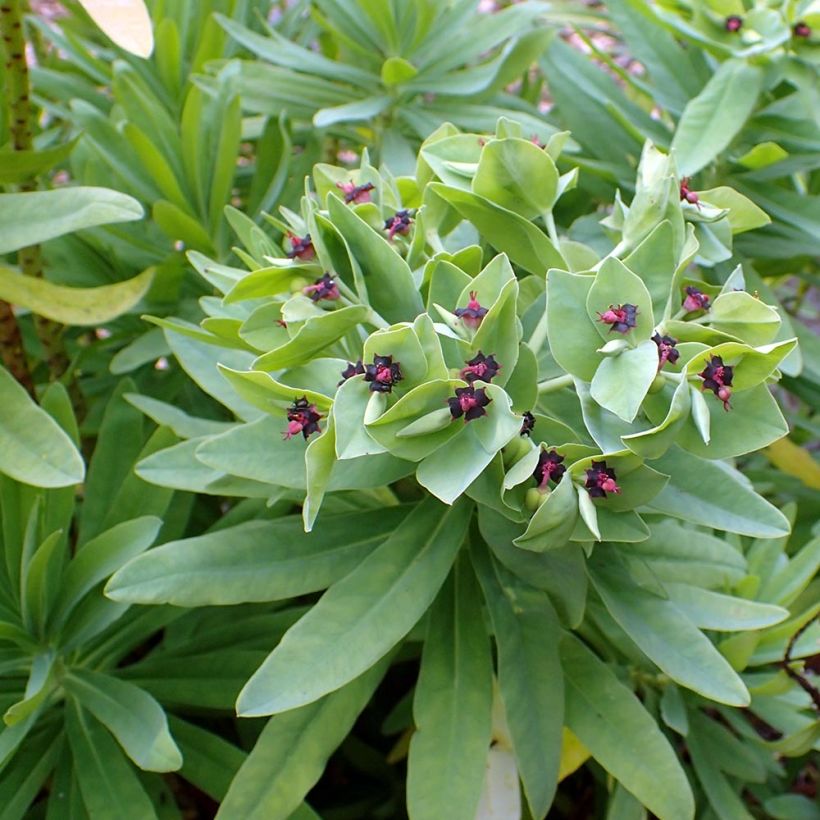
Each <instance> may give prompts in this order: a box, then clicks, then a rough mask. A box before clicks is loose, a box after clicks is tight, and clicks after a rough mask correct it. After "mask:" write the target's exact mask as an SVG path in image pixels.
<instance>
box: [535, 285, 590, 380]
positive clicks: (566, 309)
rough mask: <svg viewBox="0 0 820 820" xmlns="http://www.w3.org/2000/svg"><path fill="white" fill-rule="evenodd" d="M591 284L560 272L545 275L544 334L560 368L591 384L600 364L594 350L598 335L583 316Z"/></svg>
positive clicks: (588, 319)
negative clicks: (545, 332) (545, 310)
mask: <svg viewBox="0 0 820 820" xmlns="http://www.w3.org/2000/svg"><path fill="white" fill-rule="evenodd" d="M594 282H595V279H594V277H592V276H581V275H579V274H575V273H568V272H567V271H563V270H550V271H549V273H548V274H547V333H548V336H549V343H550V352H551V353H552V355H553V357H554V358H555V361H556V362H558V364H559V365H561V367H562V368H563V369H564V370H566V371H567V373H572V375H573V376H577V377H578V378H579V379H583V380H584V381H585V382H591V381H592V378H593V376H594V375H595V370H596V369H597V367H598V363H599V361H600V358H599V356H598V355H597V354H596V353H595V351H596V350H597V349H598V348H599V347H600V346H601V336H600V334H599V333H598V330H597V328H596V327H595V325H594V324H593V321H592V320H590V318H589V317H588V316H587V315H586V304H587V298H588V297H589V292H590V289H591V288H592V285H593V283H594Z"/></svg>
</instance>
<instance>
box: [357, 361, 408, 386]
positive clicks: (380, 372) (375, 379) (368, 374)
mask: <svg viewBox="0 0 820 820" xmlns="http://www.w3.org/2000/svg"><path fill="white" fill-rule="evenodd" d="M403 378H404V377H403V376H402V373H401V367H399V363H398V362H394V361H393V357H392V356H374V357H373V364H369V365H367V366H366V367H365V369H364V380H365V381H366V382H370V390H371V391H372V392H374V393H392V392H393V385H394V384H395V383H396V382H400V381H401V380H402V379H403Z"/></svg>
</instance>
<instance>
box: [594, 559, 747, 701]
mask: <svg viewBox="0 0 820 820" xmlns="http://www.w3.org/2000/svg"><path fill="white" fill-rule="evenodd" d="M612 549H616V548H615V547H613V548H612ZM587 566H588V567H589V573H590V580H591V581H592V583H593V585H594V586H595V589H596V590H597V591H598V594H599V595H600V596H601V598H602V599H603V602H604V604H605V605H606V608H607V609H608V610H609V613H610V615H612V617H613V618H614V619H615V620H616V621H617V622H618V625H619V626H620V627H621V628H622V629H623V630H624V631H625V632H626V633H627V635H629V637H630V638H632V640H633V641H635V643H636V644H637V645H638V646H639V647H640V648H641V650H642V651H643V652H644V653H645V654H646V655H647V657H648V658H649V659H650V660H652V661H653V662H654V663H656V664H657V665H658V666H659V667H660V668H661V669H662V670H663V671H664V672H666V674H667V675H669V677H670V678H672V679H673V680H675V681H677V682H678V683H679V684H681V685H682V686H686V687H687V688H689V689H692V690H694V691H695V692H698V693H699V694H701V695H703V696H704V697H707V698H709V699H710V700H715V701H718V703H726V704H728V705H730V706H748V705H749V701H750V698H749V693H748V691H747V690H746V687H745V686H744V685H743V681H741V680H740V678H739V677H738V676H737V674H736V673H735V672H734V670H733V669H732V668H731V667H730V666H729V664H728V663H727V662H726V660H725V658H724V657H723V656H722V655H721V654H720V653H719V652H718V651H717V649H715V647H714V645H713V644H712V642H711V641H710V640H709V639H708V638H706V636H704V635H703V633H702V632H700V630H699V629H698V628H697V627H696V626H695V625H694V624H693V623H692V622H691V621H690V620H689V619H688V618H687V616H686V614H685V612H684V611H683V610H681V609H680V608H678V607H677V606H675V604H674V602H673V601H670V600H668V599H665V598H660V597H658V596H657V595H655V594H654V593H652V592H649V591H647V590H646V589H645V588H644V587H642V586H639V585H638V584H637V583H636V582H635V581H634V580H633V579H632V578H631V577H630V574H629V572H628V571H627V570H626V568H625V567H624V566H623V564H620V563H619V562H617V561H616V560H614V556H612V555H605V554H604V552H602V551H601V550H600V549H599V550H596V551H595V552H594V553H593V555H592V557H591V559H590V560H589V561H588V564H587Z"/></svg>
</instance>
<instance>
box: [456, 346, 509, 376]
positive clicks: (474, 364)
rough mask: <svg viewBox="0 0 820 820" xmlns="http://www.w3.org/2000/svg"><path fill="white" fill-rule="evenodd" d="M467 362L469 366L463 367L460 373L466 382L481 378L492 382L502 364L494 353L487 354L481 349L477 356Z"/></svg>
mask: <svg viewBox="0 0 820 820" xmlns="http://www.w3.org/2000/svg"><path fill="white" fill-rule="evenodd" d="M465 364H466V365H467V366H466V367H464V368H462V370H461V373H460V374H459V375H460V376H461V378H462V379H464V381H465V382H470V384H472V383H473V382H474V381H478V380H479V379H481V381H484V382H490V381H492V379H493V377H494V376H497V375H498V371H499V370H501V365H499V364H498V362H497V361H496V360H495V358H494V356H493V355H490V356H485V355H484V354H483V353H482V352H481V351H480V350H479V351H478V353H477V354H476V355H475V357H473V358H472V359H470V360H469V361H468V362H465Z"/></svg>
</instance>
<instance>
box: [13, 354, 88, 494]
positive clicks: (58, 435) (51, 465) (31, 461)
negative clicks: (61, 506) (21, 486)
mask: <svg viewBox="0 0 820 820" xmlns="http://www.w3.org/2000/svg"><path fill="white" fill-rule="evenodd" d="M0 406H2V408H3V412H2V414H0V472H3V473H5V474H6V475H8V476H11V478H13V479H15V480H17V481H22V482H24V483H26V484H32V485H34V486H35V487H68V486H70V485H72V484H79V483H80V482H81V481H82V480H83V478H84V476H85V465H84V464H83V460H82V457H81V456H80V453H79V452H78V450H77V448H76V446H75V445H74V442H73V441H72V440H71V439H70V438H69V436H68V434H67V433H66V432H65V431H64V430H63V429H62V427H60V426H59V425H58V424H57V422H56V421H54V419H53V418H52V417H51V416H50V415H48V413H46V412H45V411H44V410H43V409H41V408H40V407H38V406H37V405H36V404H35V403H34V402H33V401H32V400H31V398H29V395H28V394H27V393H26V391H25V390H24V389H23V388H22V387H21V386H20V385H19V384H18V383H17V382H16V381H15V379H14V377H13V376H12V375H11V374H10V373H9V372H8V371H7V370H4V369H3V368H2V367H0Z"/></svg>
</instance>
